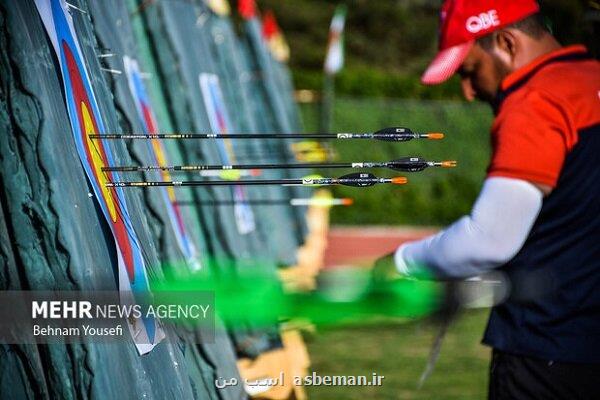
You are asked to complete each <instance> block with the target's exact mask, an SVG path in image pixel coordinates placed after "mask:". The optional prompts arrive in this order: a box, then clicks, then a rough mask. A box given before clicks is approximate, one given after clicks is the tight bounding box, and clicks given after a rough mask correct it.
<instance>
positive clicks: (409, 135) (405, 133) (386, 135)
mask: <svg viewBox="0 0 600 400" xmlns="http://www.w3.org/2000/svg"><path fill="white" fill-rule="evenodd" d="M89 137H90V139H317V140H328V139H344V140H345V139H375V140H382V141H385V142H407V141H409V140H413V139H429V140H439V139H443V138H444V134H443V133H437V132H428V133H418V132H413V131H411V130H410V129H408V128H402V127H393V128H385V129H381V130H379V131H377V132H371V133H229V134H217V133H150V134H140V133H133V134H121V133H107V134H91V135H89Z"/></svg>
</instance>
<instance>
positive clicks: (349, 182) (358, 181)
mask: <svg viewBox="0 0 600 400" xmlns="http://www.w3.org/2000/svg"><path fill="white" fill-rule="evenodd" d="M379 183H394V178H343V177H342V178H310V179H306V178H305V179H262V180H231V181H225V180H214V181H195V180H192V181H139V182H108V183H106V187H157V186H175V187H179V186H232V185H236V186H238V185H242V186H256V185H299V186H314V185H320V186H329V185H346V186H359V187H363V186H372V185H375V184H379Z"/></svg>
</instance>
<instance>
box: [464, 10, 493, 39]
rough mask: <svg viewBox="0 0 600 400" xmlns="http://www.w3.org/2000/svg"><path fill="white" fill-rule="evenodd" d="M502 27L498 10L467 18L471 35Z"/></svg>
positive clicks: (467, 26) (467, 25)
mask: <svg viewBox="0 0 600 400" xmlns="http://www.w3.org/2000/svg"><path fill="white" fill-rule="evenodd" d="M498 25H500V18H498V12H497V11H496V10H489V11H486V12H482V13H481V14H478V15H472V16H470V17H469V18H467V23H466V26H465V27H466V28H467V30H468V31H469V32H471V33H477V32H480V31H482V30H484V29H488V28H491V27H492V26H498Z"/></svg>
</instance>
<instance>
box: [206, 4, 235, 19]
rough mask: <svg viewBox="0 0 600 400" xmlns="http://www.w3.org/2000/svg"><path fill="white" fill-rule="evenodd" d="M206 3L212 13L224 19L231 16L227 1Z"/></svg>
mask: <svg viewBox="0 0 600 400" xmlns="http://www.w3.org/2000/svg"><path fill="white" fill-rule="evenodd" d="M204 2H205V3H206V5H207V6H208V8H210V9H211V10H212V12H214V13H215V14H217V15H220V16H222V17H224V16H227V15H229V14H230V12H231V9H230V8H229V3H228V2H227V0H204Z"/></svg>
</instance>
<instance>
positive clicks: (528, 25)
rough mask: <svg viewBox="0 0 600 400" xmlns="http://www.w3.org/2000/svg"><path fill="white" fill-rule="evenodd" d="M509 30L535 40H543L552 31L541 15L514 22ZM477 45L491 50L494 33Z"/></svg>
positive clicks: (483, 38) (482, 38) (486, 36)
mask: <svg viewBox="0 0 600 400" xmlns="http://www.w3.org/2000/svg"><path fill="white" fill-rule="evenodd" d="M508 28H514V29H518V30H520V31H521V32H523V33H525V34H527V35H529V36H531V37H532V38H534V39H541V38H542V36H544V35H545V34H546V33H550V30H549V29H548V27H547V26H546V23H545V21H544V18H543V17H542V15H541V14H540V13H536V14H533V15H530V16H529V17H526V18H523V19H522V20H520V21H517V22H513V23H512V24H510V25H508ZM477 43H478V44H479V45H480V46H481V47H483V48H484V49H488V50H489V49H491V48H492V46H493V44H494V33H493V32H492V33H490V34H489V35H485V36H484V37H481V38H479V39H477Z"/></svg>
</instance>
